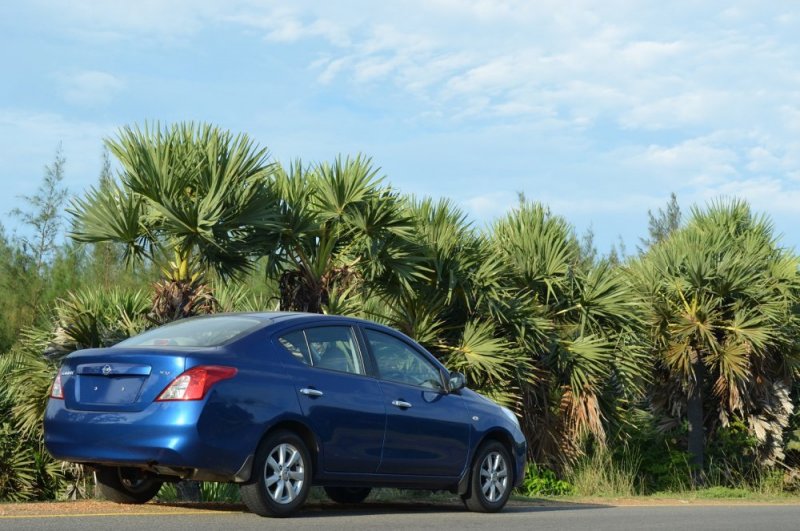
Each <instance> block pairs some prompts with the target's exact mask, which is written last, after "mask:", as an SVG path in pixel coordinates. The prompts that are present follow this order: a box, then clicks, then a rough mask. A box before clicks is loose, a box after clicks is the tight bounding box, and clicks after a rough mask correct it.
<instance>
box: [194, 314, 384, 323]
mask: <svg viewBox="0 0 800 531" xmlns="http://www.w3.org/2000/svg"><path fill="white" fill-rule="evenodd" d="M224 316H231V317H254V318H256V319H259V320H261V321H265V324H278V323H283V324H288V323H290V322H292V323H298V324H300V323H302V322H306V321H320V320H331V321H334V320H335V321H342V320H346V321H351V322H359V323H363V324H368V325H379V323H375V322H374V321H370V320H367V319H359V318H357V317H349V316H345V315H330V314H323V313H307V312H280V311H274V312H227V313H216V314H209V315H203V316H198V317H203V318H206V319H213V318H215V317H224ZM379 326H381V325H379Z"/></svg>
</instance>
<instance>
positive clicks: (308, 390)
mask: <svg viewBox="0 0 800 531" xmlns="http://www.w3.org/2000/svg"><path fill="white" fill-rule="evenodd" d="M300 393H301V394H304V395H306V396H310V397H311V398H317V397H318V396H322V395H324V394H325V393H323V392H322V391H320V390H319V389H314V388H313V387H303V388H302V389H300Z"/></svg>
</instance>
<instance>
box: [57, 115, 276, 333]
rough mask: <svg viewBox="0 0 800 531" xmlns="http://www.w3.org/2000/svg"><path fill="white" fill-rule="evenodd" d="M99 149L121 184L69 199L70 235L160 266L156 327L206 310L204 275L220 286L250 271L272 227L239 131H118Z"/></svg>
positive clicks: (264, 162)
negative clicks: (113, 163)
mask: <svg viewBox="0 0 800 531" xmlns="http://www.w3.org/2000/svg"><path fill="white" fill-rule="evenodd" d="M106 145H107V147H108V149H109V150H110V151H111V153H112V154H113V155H114V156H115V157H116V158H117V160H118V161H119V163H120V165H121V172H120V175H119V181H120V182H119V183H116V182H114V183H105V184H104V185H103V186H101V187H98V188H92V189H90V191H89V192H88V193H87V194H86V196H85V197H84V198H78V199H76V200H74V201H73V204H72V206H71V208H70V209H69V212H70V213H71V214H72V215H73V216H74V218H75V225H74V228H73V230H72V233H71V236H72V238H74V239H75V240H76V241H79V242H88V243H97V242H115V243H119V244H122V245H123V246H124V256H125V259H126V263H128V265H131V266H132V265H134V264H137V263H141V262H142V261H143V260H150V261H153V262H155V263H157V264H159V265H160V266H161V268H162V271H163V273H164V279H163V280H162V281H161V282H159V283H158V284H157V285H156V286H155V295H154V298H153V312H152V313H151V318H152V319H153V320H154V321H155V322H156V323H158V324H161V323H164V322H167V321H170V320H174V319H178V318H181V317H186V316H188V315H193V314H197V313H207V312H208V311H210V310H211V309H212V307H213V296H212V293H211V291H210V289H209V287H208V285H207V284H206V283H205V278H206V274H207V273H209V272H213V273H214V274H216V275H217V276H219V277H220V278H221V279H222V280H228V279H231V278H233V277H235V276H237V275H238V274H241V273H243V272H246V271H250V270H252V268H253V258H254V257H256V256H258V255H259V254H260V253H262V251H261V250H260V248H259V245H260V242H261V241H262V239H263V237H264V233H265V232H267V231H270V230H272V228H273V225H272V224H271V220H272V218H273V215H274V212H275V211H276V208H277V203H276V202H275V200H274V198H273V197H272V196H271V195H270V187H269V182H268V181H269V176H270V173H271V170H272V165H271V164H270V163H269V162H268V151H267V150H266V148H260V147H258V146H257V145H256V144H254V142H253V141H252V140H250V139H249V138H248V137H247V135H243V134H241V135H236V136H234V135H232V134H231V133H230V132H228V131H223V130H221V129H219V128H217V127H214V126H212V125H209V124H195V123H181V124H175V125H172V126H170V127H166V126H165V127H161V126H160V125H155V126H149V125H145V126H144V129H140V128H139V127H124V128H122V129H121V130H120V132H119V134H118V136H117V137H116V138H115V139H108V140H106Z"/></svg>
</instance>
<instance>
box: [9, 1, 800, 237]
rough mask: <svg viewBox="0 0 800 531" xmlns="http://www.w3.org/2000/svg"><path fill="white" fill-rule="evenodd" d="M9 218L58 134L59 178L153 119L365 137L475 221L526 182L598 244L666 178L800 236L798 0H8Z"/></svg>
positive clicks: (331, 145)
mask: <svg viewBox="0 0 800 531" xmlns="http://www.w3.org/2000/svg"><path fill="white" fill-rule="evenodd" d="M0 64H1V65H2V73H0V185H2V192H0V221H2V223H3V225H5V227H6V229H7V230H10V229H13V227H14V221H13V220H12V219H11V218H10V217H9V215H8V212H9V211H10V210H11V209H12V208H14V206H17V205H18V203H19V199H17V197H18V196H19V195H22V194H31V193H33V192H34V191H35V188H36V186H37V184H38V182H39V180H40V178H41V176H42V173H43V166H44V165H45V164H47V163H49V162H50V161H52V159H53V154H54V152H55V149H56V146H57V145H58V144H59V142H60V143H61V144H62V147H63V152H64V155H65V157H66V159H67V166H66V184H67V185H68V187H69V189H70V192H72V193H74V194H79V193H81V192H82V191H83V190H84V189H85V188H86V187H87V186H89V185H91V184H93V183H94V182H96V180H97V176H98V172H99V169H100V165H101V146H102V139H103V138H104V137H107V136H109V135H113V134H114V132H115V131H116V130H117V128H118V127H120V126H122V125H125V124H132V123H143V122H144V121H145V120H160V121H161V122H173V121H179V120H199V121H209V122H214V123H217V124H219V125H221V126H222V127H225V128H228V129H231V130H233V131H237V132H238V131H242V132H246V133H248V134H249V135H251V136H252V137H254V138H255V139H256V140H257V141H258V142H259V143H260V144H262V145H266V146H268V147H269V149H270V151H271V152H272V153H273V155H274V157H275V158H276V159H277V160H280V161H282V162H287V161H289V160H291V159H294V158H297V157H301V158H302V159H303V160H306V161H321V160H329V159H332V158H333V157H335V156H336V155H337V154H339V153H343V154H348V153H350V154H354V153H357V152H362V153H366V154H368V155H370V156H372V157H373V159H374V161H375V163H376V164H378V165H379V166H381V168H382V169H383V173H385V174H386V176H387V177H388V179H389V182H391V184H392V185H393V186H395V187H396V188H398V189H400V190H401V191H403V192H406V193H413V194H417V195H432V196H435V197H440V196H446V197H450V198H452V199H454V200H455V201H456V202H458V203H459V204H460V205H462V206H463V208H464V209H465V210H466V211H467V212H469V214H470V216H471V217H472V219H473V220H475V222H476V223H477V224H485V223H489V222H491V220H492V219H494V218H495V217H497V216H499V215H502V214H503V213H504V212H505V211H506V210H507V209H509V208H510V207H511V206H513V204H514V203H515V202H516V194H517V192H518V191H522V192H524V193H525V194H526V196H527V197H528V198H530V199H533V200H537V201H541V202H544V203H546V204H549V205H550V207H551V208H552V210H553V211H555V212H556V213H559V214H562V215H564V216H565V217H566V218H567V219H568V220H569V221H570V222H571V223H572V224H573V225H574V226H575V228H576V230H577V231H578V232H579V233H582V232H583V231H585V230H586V229H587V228H588V227H590V226H591V227H592V228H593V230H594V232H595V234H596V241H597V244H598V247H599V248H600V250H601V251H602V252H605V251H607V250H608V248H609V247H610V246H611V245H612V243H614V242H616V241H617V238H618V237H620V236H621V237H622V238H623V240H624V241H625V243H626V244H627V246H628V249H629V250H632V249H634V248H635V245H636V243H637V242H638V241H639V238H640V237H641V236H644V235H645V233H646V227H647V210H648V209H656V208H658V207H661V206H663V205H664V204H665V202H666V201H667V199H668V197H669V194H670V192H675V193H676V194H677V195H678V199H679V201H680V203H681V205H682V206H683V207H684V210H687V209H688V207H689V205H691V204H695V203H696V204H701V205H702V204H705V203H706V202H707V201H709V200H711V199H714V198H717V197H720V196H737V197H741V198H745V199H747V200H748V201H750V203H751V204H752V205H753V207H754V208H755V209H757V210H759V211H762V212H765V213H767V214H769V215H770V216H771V218H772V219H773V221H774V222H775V225H776V228H777V230H778V231H779V232H780V233H782V234H783V235H784V237H783V243H784V244H785V245H787V246H792V247H796V248H800V228H799V227H798V225H800V68H799V67H800V9H798V7H797V4H796V3H794V2H790V1H786V2H780V1H777V2H769V3H764V2H713V1H709V2H693V1H686V2H684V1H673V2H646V1H639V2H633V1H630V2H620V1H613V0H610V1H604V2H590V1H586V2H583V1H564V0H561V1H550V0H537V1H519V2H518V1H514V0H508V1H503V0H496V1H488V0H486V1H484V0H476V1H460V0H424V1H419V2H417V1H411V0H409V1H402V2H399V1H398V2H374V1H373V2H370V1H365V2H356V1H343V2H333V1H332V2H314V1H309V2H306V1H292V2H269V1H255V0H252V1H247V0H229V1H209V0H185V1H167V0H161V1H159V0H137V1H128V2H123V1H116V0H103V1H83V0H71V1H69V2H55V1H51V2H46V1H37V0H28V1H26V2H4V3H3V5H2V6H0Z"/></svg>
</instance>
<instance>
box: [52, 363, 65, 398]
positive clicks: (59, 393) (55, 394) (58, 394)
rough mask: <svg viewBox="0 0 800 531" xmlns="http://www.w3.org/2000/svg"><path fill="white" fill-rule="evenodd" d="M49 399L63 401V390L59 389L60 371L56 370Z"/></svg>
mask: <svg viewBox="0 0 800 531" xmlns="http://www.w3.org/2000/svg"><path fill="white" fill-rule="evenodd" d="M50 398H60V399H61V400H63V399H64V389H63V388H62V387H61V369H59V370H58V374H57V375H56V379H55V380H53V386H52V387H51V388H50Z"/></svg>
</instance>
